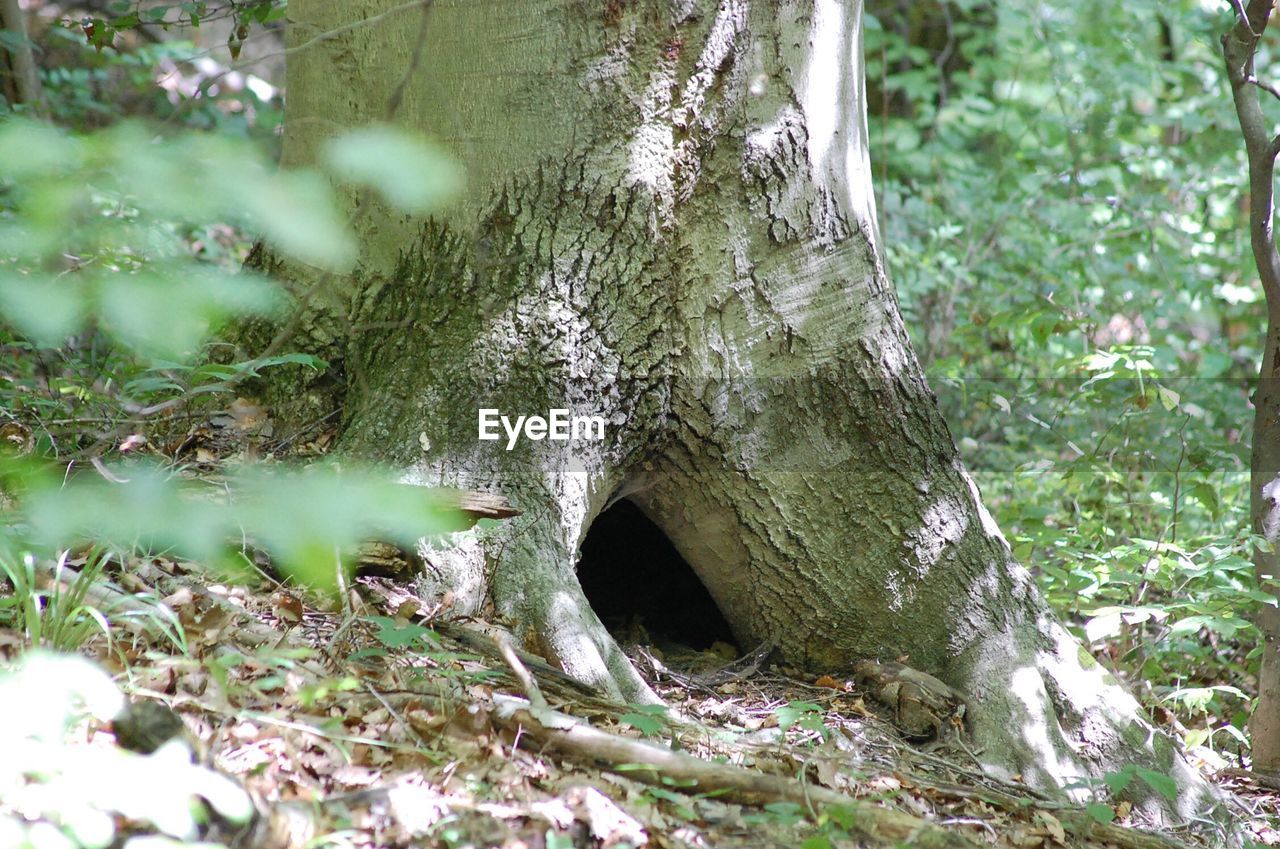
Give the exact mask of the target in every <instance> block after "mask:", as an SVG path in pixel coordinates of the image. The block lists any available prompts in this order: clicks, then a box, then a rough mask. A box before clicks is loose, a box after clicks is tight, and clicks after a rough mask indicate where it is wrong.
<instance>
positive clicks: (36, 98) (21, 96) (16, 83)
mask: <svg viewBox="0 0 1280 849" xmlns="http://www.w3.org/2000/svg"><path fill="white" fill-rule="evenodd" d="M0 27H2V28H3V29H4V30H5V31H6V32H7V33H8V34H9V38H10V41H11V43H12V46H10V47H9V48H8V51H7V52H8V54H9V68H10V70H11V71H12V74H13V92H14V96H15V97H16V102H18V103H22V104H25V105H26V106H27V107H28V108H29V109H30V110H31V111H32V113H34V114H35V115H37V116H43V115H44V114H45V111H46V109H45V103H44V94H43V92H42V90H41V87H40V69H39V67H38V66H37V65H36V61H35V53H34V52H33V51H32V49H31V39H30V37H29V36H28V34H27V18H26V14H25V13H24V12H23V11H22V7H21V6H20V5H19V4H18V0H0Z"/></svg>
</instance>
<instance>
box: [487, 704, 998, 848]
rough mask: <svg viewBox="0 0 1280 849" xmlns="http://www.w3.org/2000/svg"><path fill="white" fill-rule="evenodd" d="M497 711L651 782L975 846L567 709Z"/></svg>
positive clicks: (907, 818) (929, 842)
mask: <svg viewBox="0 0 1280 849" xmlns="http://www.w3.org/2000/svg"><path fill="white" fill-rule="evenodd" d="M494 716H495V718H497V719H498V720H499V721H500V722H501V723H502V724H503V726H504V727H506V728H509V729H510V730H512V731H513V732H514V731H516V730H517V729H519V731H520V736H521V739H530V740H534V741H536V742H538V743H539V744H541V745H545V746H549V747H550V748H552V749H555V750H556V751H558V752H560V753H561V754H564V755H568V756H569V757H573V758H579V759H584V760H590V761H595V762H599V763H601V764H603V765H604V766H605V767H606V768H610V769H613V770H615V771H618V769H617V768H618V766H619V765H621V764H626V765H627V767H628V768H627V770H626V771H625V773H624V774H625V775H626V776H627V777H628V778H634V779H637V780H639V781H643V782H646V783H649V784H655V785H658V786H663V787H670V786H672V785H671V781H672V780H674V781H675V782H676V785H675V786H677V787H681V789H688V790H690V791H693V792H698V793H706V792H710V791H721V792H722V793H723V798H727V799H731V800H733V801H735V802H743V803H746V804H754V805H758V804H762V803H764V802H776V801H787V802H797V803H799V804H802V805H807V806H822V807H828V806H833V805H840V806H843V807H844V808H846V809H848V810H851V811H853V812H854V813H855V819H854V827H853V828H854V831H855V836H857V837H860V838H863V839H867V840H878V841H881V842H884V841H889V840H894V841H909V842H910V845H912V846H921V847H926V849H928V848H929V847H939V849H942V848H943V847H946V849H951V848H952V847H954V849H960V847H974V846H976V845H977V844H975V843H974V842H973V841H971V840H969V839H968V838H967V837H965V836H964V835H962V834H959V833H958V832H954V831H947V830H945V829H943V828H941V827H940V826H938V825H935V824H933V823H930V822H927V821H926V820H922V819H920V818H918V817H913V816H911V815H909V814H904V813H902V812H900V811H895V810H891V809H888V808H881V807H877V806H875V805H872V804H869V803H867V802H862V801H858V800H856V799H852V798H850V797H848V796H845V795H844V794H842V793H836V792H835V791H833V790H828V789H826V788H825V787H814V786H812V785H808V784H805V783H803V782H801V781H798V780H796V779H794V778H784V777H782V776H777V775H765V774H762V773H759V772H755V771H752V770H748V769H742V768H739V767H733V766H727V765H725V764H716V763H711V762H709V761H704V760H702V759H701V758H695V757H693V756H692V755H686V754H683V753H681V752H675V751H672V750H671V749H667V748H664V747H661V746H655V745H653V744H652V743H645V742H643V741H640V740H631V739H628V738H626V737H621V736H619V735H617V734H610V733H608V732H606V731H600V730H599V729H596V728H592V727H591V726H589V725H586V724H584V723H582V722H580V721H578V720H576V719H574V718H573V717H571V716H568V715H567V714H563V713H560V712H558V711H553V710H546V709H542V708H536V707H534V706H533V705H532V704H530V703H529V702H528V701H526V700H524V699H515V698H511V697H507V696H495V697H494ZM664 779H665V780H664ZM682 785H687V787H683V786H682Z"/></svg>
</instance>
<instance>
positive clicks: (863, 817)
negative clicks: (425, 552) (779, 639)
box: [0, 446, 1280, 849]
mask: <svg viewBox="0 0 1280 849" xmlns="http://www.w3.org/2000/svg"><path fill="white" fill-rule="evenodd" d="M226 447H227V446H219V448H220V449H226ZM222 453H223V451H222V450H210V451H207V452H206V453H205V454H204V455H203V456H201V457H199V458H197V459H198V462H199V463H200V464H201V465H203V466H204V468H205V469H206V471H207V470H208V469H210V468H212V467H216V466H217V465H218V463H219V461H220V459H221V458H220V457H219V456H217V455H220V454H222ZM319 453H323V446H321V448H320V452H319ZM246 552H247V553H248V554H249V555H250V556H251V557H252V555H253V550H252V549H248V548H247V549H246ZM258 561H259V562H258V563H257V565H258V566H259V567H260V569H259V578H258V580H257V581H256V583H255V585H253V586H245V585H242V583H243V582H240V583H237V584H230V583H228V584H218V583H213V582H212V581H213V579H212V578H211V577H210V572H209V570H207V569H206V568H204V567H202V566H197V565H196V564H191V563H186V562H183V561H179V560H174V559H169V558H164V557H147V558H140V559H138V558H135V559H132V560H130V561H128V562H126V563H119V562H113V563H111V564H110V566H109V567H108V569H107V571H106V572H105V573H104V574H103V575H102V576H101V578H100V579H99V580H98V581H97V582H96V583H95V584H94V585H93V587H92V588H91V590H90V591H89V594H88V596H87V598H86V599H85V601H86V603H87V604H88V605H91V606H92V607H94V608H95V609H97V610H100V611H103V612H104V613H105V614H106V616H107V618H108V619H109V620H110V622H111V625H112V628H111V634H112V638H111V639H110V641H108V640H107V639H105V638H104V637H102V636H99V637H97V638H96V639H94V640H91V641H89V642H88V643H87V644H86V645H85V647H84V649H83V651H84V652H85V653H87V654H89V655H91V656H92V657H93V658H94V659H95V660H97V661H98V662H99V663H100V664H101V665H102V666H104V667H105V668H106V669H107V670H108V671H109V672H110V673H111V674H112V675H113V676H114V677H115V679H116V680H117V682H118V683H119V684H120V686H121V688H122V689H123V690H124V692H125V694H126V696H127V697H129V699H131V701H132V704H133V706H134V707H133V708H131V710H130V711H129V712H128V713H127V714H126V718H125V719H123V720H121V719H118V720H117V721H116V722H115V723H101V724H95V723H93V722H87V723H84V724H83V726H82V727H81V728H80V729H79V731H78V732H77V737H78V739H77V743H76V745H84V746H88V747H93V746H107V747H111V746H115V745H116V744H117V743H120V744H122V745H127V746H128V747H130V748H134V749H135V750H138V751H148V750H151V749H154V748H155V747H156V746H157V745H159V744H160V743H161V742H163V740H164V739H165V738H167V737H169V736H172V735H175V734H176V735H177V736H179V737H181V738H184V739H185V740H186V741H187V743H188V744H189V745H190V747H191V749H192V750H193V752H194V756H195V759H196V760H197V761H198V762H200V763H202V764H204V765H206V766H208V767H210V768H212V769H213V770H216V771H217V772H219V773H221V774H223V775H225V776H229V777H230V778H231V779H233V780H234V781H235V782H236V783H238V784H240V785H241V786H243V787H244V788H245V789H246V790H247V791H248V792H249V794H250V796H251V798H252V799H253V802H254V807H255V808H256V810H257V815H256V817H254V818H253V820H252V821H251V822H250V823H249V824H247V825H233V824H230V823H227V822H220V821H219V820H218V818H217V817H213V818H212V819H213V821H214V824H213V825H211V826H209V828H208V829H207V833H206V834H205V835H203V836H204V837H205V838H206V839H209V840H214V841H220V842H222V843H224V844H226V845H228V846H245V847H258V846H266V847H280V849H302V847H318V846H344V847H355V848H356V849H362V847H398V846H443V847H531V848H532V849H542V847H548V849H570V847H620V846H632V847H640V846H652V847H694V848H695V849H697V848H699V847H792V846H796V847H804V849H824V847H835V846H956V847H963V846H999V847H1046V849H1052V848H1053V847H1107V846H1114V847H1144V849H1154V847H1159V846H1197V847H1205V846H1216V845H1221V842H1220V841H1219V840H1215V839H1214V838H1213V837H1211V836H1205V835H1204V834H1202V833H1193V832H1191V831H1187V830H1178V829H1172V830H1165V831H1162V832H1160V833H1158V834H1156V833H1148V832H1142V831H1138V830H1134V829H1129V828H1125V827H1124V826H1126V825H1129V824H1132V823H1133V822H1135V821H1136V820H1135V815H1134V812H1133V811H1131V809H1130V808H1129V806H1128V805H1127V804H1126V803H1123V802H1121V803H1118V804H1114V805H1094V806H1091V808H1090V809H1089V810H1085V809H1083V808H1077V807H1073V806H1069V805H1064V804H1063V803H1061V802H1059V801H1055V800H1052V799H1049V798H1047V797H1045V796H1042V795H1040V794H1039V793H1037V792H1036V791H1034V790H1033V789H1031V788H1029V787H1027V786H1025V785H1023V784H1022V783H1020V782H1018V781H1016V780H1014V781H1001V780H997V779H994V778H992V777H990V776H988V775H985V774H984V773H983V771H982V770H981V768H980V767H979V765H978V762H977V758H976V756H975V753H974V752H972V751H971V750H970V748H969V747H968V746H967V745H966V744H965V742H964V739H963V735H962V734H961V735H958V736H956V737H954V738H950V739H948V740H946V741H942V742H939V741H933V742H930V741H923V742H921V741H912V740H910V739H907V738H905V737H904V736H903V735H902V734H901V733H900V732H899V730H898V729H897V728H895V726H894V724H893V722H892V712H891V711H890V710H889V709H888V708H887V707H885V706H884V705H881V704H879V703H877V702H876V701H875V700H874V698H873V697H872V696H871V694H869V693H867V692H865V691H863V690H861V689H860V688H859V686H858V685H857V684H856V683H855V682H854V681H852V680H850V679H849V678H848V677H846V676H845V675H841V674H840V673H839V672H838V671H835V670H833V671H832V672H831V674H829V675H823V676H820V677H816V678H813V677H808V678H806V677H804V676H802V675H801V673H799V672H798V671H796V670H787V669H778V668H776V667H772V666H770V664H769V662H768V657H767V652H765V651H759V652H756V653H754V655H751V656H748V657H745V658H739V659H736V660H735V659H733V657H734V652H732V651H728V650H727V649H728V647H726V646H721V645H717V646H713V647H712V650H708V651H694V650H692V649H688V648H683V647H680V646H674V645H669V644H665V645H662V648H658V647H655V646H653V645H647V644H646V643H648V642H649V641H648V640H647V639H646V636H647V635H645V634H644V631H643V628H636V629H634V632H633V634H632V636H633V638H634V639H632V640H630V641H627V640H625V639H624V642H629V645H628V646H627V650H628V651H629V653H630V654H631V656H632V659H633V661H634V662H635V664H636V666H637V668H638V669H639V670H640V671H641V673H642V674H643V675H645V676H646V678H647V679H648V680H649V682H650V684H651V685H652V686H653V688H654V689H655V691H657V692H658V694H659V695H660V696H662V698H663V699H664V700H665V702H666V707H665V708H663V707H654V706H628V705H622V704H616V703H612V702H609V701H607V700H604V699H602V698H600V697H598V696H597V695H595V694H594V693H592V692H591V691H590V690H588V689H586V688H584V687H583V686H582V685H580V684H578V683H576V682H574V681H572V680H570V679H568V678H567V676H565V675H564V674H563V673H561V672H559V671H558V670H555V669H553V668H551V667H549V666H547V665H546V664H545V663H542V662H541V661H540V659H538V658H536V657H533V656H531V655H528V654H526V653H524V652H521V651H518V650H516V649H515V648H514V646H513V643H512V640H511V639H510V637H509V635H508V634H506V632H505V631H504V630H503V629H502V628H500V627H498V626H497V625H495V624H494V623H486V622H483V621H478V620H469V621H465V622H459V621H452V622H444V621H439V620H437V619H434V618H433V617H432V616H431V609H430V606H429V605H428V604H426V603H424V602H423V601H422V600H421V599H417V598H415V597H414V596H413V594H412V592H411V589H410V588H411V587H412V581H411V576H412V572H413V569H414V568H415V565H414V562H413V558H412V557H411V556H409V555H407V554H405V553H404V552H402V551H400V550H398V549H395V548H393V547H390V546H383V545H371V546H368V547H367V548H366V550H365V551H364V553H363V557H362V562H361V568H360V569H359V570H358V572H357V577H356V580H355V583H354V584H353V585H352V586H350V587H348V591H347V592H346V593H345V598H344V599H343V601H342V602H341V603H335V604H334V605H333V607H334V608H336V609H329V610H325V609H320V608H319V607H316V606H314V604H313V603H312V601H309V600H308V598H307V597H306V596H304V595H303V594H300V593H298V592H296V591H294V590H291V589H289V588H287V587H286V586H284V585H283V584H281V583H279V582H278V581H277V580H276V578H275V577H273V573H272V571H271V569H270V564H268V563H267V562H266V561H265V558H258ZM75 565H76V561H74V560H72V561H71V563H69V564H68V566H69V568H68V570H67V571H66V572H64V574H63V576H62V579H63V580H69V579H70V576H72V575H73V574H74V573H73V571H72V568H71V567H74V566H75ZM148 599H149V601H144V600H148ZM156 602H160V603H162V604H163V608H164V609H165V610H167V611H170V612H171V614H169V613H166V615H172V617H174V618H175V619H176V622H177V623H178V624H179V625H180V627H179V628H174V627H163V628H157V627H154V624H155V620H154V617H155V611H156V609H157V607H156ZM25 644H26V640H25V637H24V635H22V634H19V633H17V632H15V631H11V630H3V629H0V659H4V658H8V659H10V660H11V659H13V658H14V657H16V656H17V655H18V654H19V653H20V652H21V651H22V650H23V648H24V646H25ZM175 719H180V720H181V721H180V722H178V721H175ZM156 729H161V730H160V731H156ZM1226 772H1227V771H1224V772H1223V773H1222V774H1220V775H1219V776H1218V777H1217V780H1218V781H1219V783H1220V784H1221V785H1222V786H1223V787H1224V789H1226V790H1228V791H1230V792H1231V793H1232V794H1233V796H1234V798H1235V799H1236V800H1238V803H1239V804H1238V809H1237V810H1238V814H1239V819H1240V821H1241V822H1242V823H1244V824H1245V828H1246V835H1245V836H1246V839H1248V840H1251V841H1253V842H1255V843H1257V844H1262V845H1280V831H1277V830H1276V827H1275V826H1276V823H1277V822H1280V792H1277V790H1275V789H1272V790H1268V789H1266V788H1265V787H1260V786H1258V784H1255V783H1254V781H1253V779H1251V778H1250V777H1249V776H1248V774H1247V773H1241V772H1240V771H1230V772H1231V774H1230V775H1227V774H1226ZM1015 778H1016V777H1015ZM139 792H146V789H145V788H142V789H140V790H139ZM6 813H7V814H10V815H12V814H13V813H14V811H13V810H6V801H5V800H4V799H3V798H0V814H6ZM1108 820H1110V822H1108ZM123 828H124V831H125V833H128V830H129V824H128V823H127V822H126V823H123Z"/></svg>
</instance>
